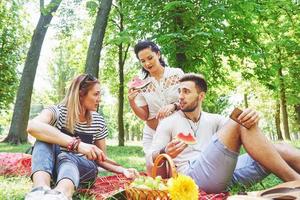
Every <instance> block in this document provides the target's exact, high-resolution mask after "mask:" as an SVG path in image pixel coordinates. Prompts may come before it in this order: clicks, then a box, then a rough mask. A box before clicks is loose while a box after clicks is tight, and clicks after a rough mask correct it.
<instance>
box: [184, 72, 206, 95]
mask: <svg viewBox="0 0 300 200" xmlns="http://www.w3.org/2000/svg"><path fill="white" fill-rule="evenodd" d="M185 81H192V82H194V83H195V85H196V88H197V90H199V91H200V92H207V83H206V81H205V78H204V76H203V75H202V74H195V73H189V74H185V75H183V76H182V77H181V78H180V79H179V82H185Z"/></svg>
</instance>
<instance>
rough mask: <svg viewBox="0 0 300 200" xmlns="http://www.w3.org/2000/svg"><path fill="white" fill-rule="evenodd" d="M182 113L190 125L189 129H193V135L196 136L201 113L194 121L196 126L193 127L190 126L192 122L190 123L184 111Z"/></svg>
mask: <svg viewBox="0 0 300 200" xmlns="http://www.w3.org/2000/svg"><path fill="white" fill-rule="evenodd" d="M183 114H184V116H185V117H186V120H187V122H188V123H189V126H190V128H191V130H192V131H193V134H194V136H195V137H196V136H197V131H198V129H199V124H200V118H201V113H200V114H199V117H198V121H197V122H196V128H194V126H192V124H191V123H190V120H189V118H188V117H187V116H186V114H185V113H184V112H183Z"/></svg>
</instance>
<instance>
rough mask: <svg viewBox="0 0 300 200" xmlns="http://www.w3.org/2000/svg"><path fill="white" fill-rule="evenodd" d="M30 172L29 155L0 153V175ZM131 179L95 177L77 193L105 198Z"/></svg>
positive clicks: (212, 197) (204, 199)
mask: <svg viewBox="0 0 300 200" xmlns="http://www.w3.org/2000/svg"><path fill="white" fill-rule="evenodd" d="M30 173H31V155H29V154H24V153H0V175H12V176H29V175H30ZM131 181H132V180H131V179H127V178H126V177H125V176H124V175H121V174H117V175H113V176H104V177H97V179H96V181H95V184H94V185H93V186H92V187H91V188H89V189H80V190H79V191H78V192H79V193H84V194H88V195H93V196H94V197H95V198H96V199H97V200H103V199H106V198H108V197H110V196H112V195H113V194H115V193H117V192H118V191H122V190H124V188H125V186H126V185H129V184H130V182H131ZM228 195H229V194H228V193H220V194H206V193H205V192H204V191H200V197H199V200H223V199H226V198H227V197H228Z"/></svg>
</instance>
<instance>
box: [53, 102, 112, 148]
mask: <svg viewBox="0 0 300 200" xmlns="http://www.w3.org/2000/svg"><path fill="white" fill-rule="evenodd" d="M47 109H48V110H50V111H51V112H52V114H53V115H52V119H51V121H50V125H52V126H54V127H56V128H58V129H59V130H60V131H61V132H63V133H65V134H67V135H69V136H72V137H74V136H75V137H77V136H78V137H79V138H80V139H81V141H82V142H85V143H88V144H94V142H95V141H96V140H102V139H105V138H106V137H107V135H108V131H107V127H106V124H105V121H104V118H103V117H102V116H101V115H100V114H99V113H97V112H91V114H92V121H91V124H90V125H88V124H87V122H77V123H76V124H75V128H74V134H72V133H70V132H69V131H68V130H66V128H65V127H66V121H67V108H66V107H65V106H64V105H54V106H50V107H48V108H47Z"/></svg>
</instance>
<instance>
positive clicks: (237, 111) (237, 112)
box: [229, 108, 250, 129]
mask: <svg viewBox="0 0 300 200" xmlns="http://www.w3.org/2000/svg"><path fill="white" fill-rule="evenodd" d="M242 112H243V111H242V110H241V109H239V108H234V110H233V111H232V112H231V114H230V116H229V117H230V118H231V119H232V120H233V121H235V122H237V123H239V124H240V125H242V126H244V127H245V128H248V129H249V128H250V127H249V126H245V125H244V124H241V122H239V121H238V119H237V118H238V117H239V116H240V114H242Z"/></svg>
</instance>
